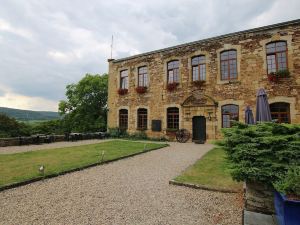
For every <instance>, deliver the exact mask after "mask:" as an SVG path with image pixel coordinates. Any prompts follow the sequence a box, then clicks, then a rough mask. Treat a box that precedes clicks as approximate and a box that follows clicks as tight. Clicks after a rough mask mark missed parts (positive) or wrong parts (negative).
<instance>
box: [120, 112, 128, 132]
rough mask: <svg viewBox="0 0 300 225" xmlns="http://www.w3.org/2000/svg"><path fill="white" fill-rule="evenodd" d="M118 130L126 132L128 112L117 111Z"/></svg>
mask: <svg viewBox="0 0 300 225" xmlns="http://www.w3.org/2000/svg"><path fill="white" fill-rule="evenodd" d="M119 128H120V129H121V130H127V128H128V110H127V109H120V110H119Z"/></svg>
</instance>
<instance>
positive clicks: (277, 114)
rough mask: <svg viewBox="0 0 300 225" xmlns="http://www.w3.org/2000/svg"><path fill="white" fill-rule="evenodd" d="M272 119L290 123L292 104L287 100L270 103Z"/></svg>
mask: <svg viewBox="0 0 300 225" xmlns="http://www.w3.org/2000/svg"><path fill="white" fill-rule="evenodd" d="M270 110H271V116H272V120H276V122H277V123H290V122H291V118H290V104H289V103H285V102H275V103H272V104H270Z"/></svg>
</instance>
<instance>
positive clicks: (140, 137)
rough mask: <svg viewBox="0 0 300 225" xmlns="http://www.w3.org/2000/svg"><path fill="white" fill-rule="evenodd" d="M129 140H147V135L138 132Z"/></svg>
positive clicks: (129, 136)
mask: <svg viewBox="0 0 300 225" xmlns="http://www.w3.org/2000/svg"><path fill="white" fill-rule="evenodd" d="M128 138H129V139H134V140H147V139H148V137H147V134H146V133H145V131H137V132H135V133H133V134H130V135H128Z"/></svg>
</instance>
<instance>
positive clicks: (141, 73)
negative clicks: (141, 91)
mask: <svg viewBox="0 0 300 225" xmlns="http://www.w3.org/2000/svg"><path fill="white" fill-rule="evenodd" d="M138 86H139V87H147V86H148V69H147V67H146V66H142V67H139V68H138Z"/></svg>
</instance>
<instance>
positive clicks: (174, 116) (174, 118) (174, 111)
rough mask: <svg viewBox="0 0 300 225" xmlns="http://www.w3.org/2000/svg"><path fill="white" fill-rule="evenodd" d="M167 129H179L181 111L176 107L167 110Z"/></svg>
mask: <svg viewBox="0 0 300 225" xmlns="http://www.w3.org/2000/svg"><path fill="white" fill-rule="evenodd" d="M167 128H168V129H179V109H178V108H176V107H171V108H168V109H167Z"/></svg>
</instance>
